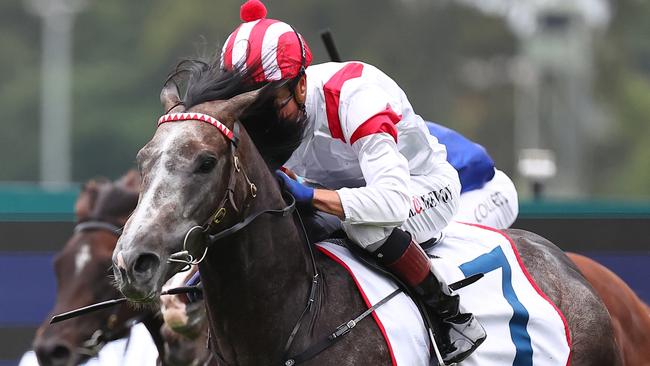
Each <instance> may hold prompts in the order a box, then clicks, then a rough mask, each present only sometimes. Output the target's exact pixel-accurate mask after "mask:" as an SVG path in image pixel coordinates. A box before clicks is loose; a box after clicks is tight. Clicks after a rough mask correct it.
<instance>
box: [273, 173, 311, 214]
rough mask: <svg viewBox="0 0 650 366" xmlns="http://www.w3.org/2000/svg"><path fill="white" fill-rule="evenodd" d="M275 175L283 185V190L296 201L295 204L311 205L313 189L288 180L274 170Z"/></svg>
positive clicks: (285, 176)
mask: <svg viewBox="0 0 650 366" xmlns="http://www.w3.org/2000/svg"><path fill="white" fill-rule="evenodd" d="M275 174H276V175H277V176H278V177H279V178H280V179H281V180H282V182H283V183H284V188H285V189H286V190H287V191H288V192H289V193H291V195H292V196H293V198H295V199H296V203H301V204H307V205H310V206H311V205H312V201H313V200H314V189H313V188H311V187H308V186H306V185H304V184H302V183H300V182H298V181H297V180H295V179H292V178H290V177H289V176H288V175H286V174H285V173H284V172H282V171H280V170H276V171H275Z"/></svg>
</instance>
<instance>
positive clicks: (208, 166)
mask: <svg viewBox="0 0 650 366" xmlns="http://www.w3.org/2000/svg"><path fill="white" fill-rule="evenodd" d="M216 165H217V159H215V158H213V157H211V156H208V157H204V158H202V159H201V162H200V163H199V166H198V167H197V168H196V171H195V172H196V173H200V174H206V173H210V172H211V171H212V169H214V167H215V166H216Z"/></svg>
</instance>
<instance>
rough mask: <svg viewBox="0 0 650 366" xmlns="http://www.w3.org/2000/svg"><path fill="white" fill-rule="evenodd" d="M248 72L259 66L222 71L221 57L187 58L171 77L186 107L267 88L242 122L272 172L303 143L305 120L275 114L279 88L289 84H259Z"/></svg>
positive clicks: (246, 112)
mask: <svg viewBox="0 0 650 366" xmlns="http://www.w3.org/2000/svg"><path fill="white" fill-rule="evenodd" d="M249 70H260V68H257V67H254V66H252V67H250V66H249V67H247V68H243V67H235V68H234V69H233V70H231V71H225V70H222V69H221V67H220V63H219V61H218V58H217V59H216V60H212V61H206V60H205V59H200V58H199V59H185V60H182V61H180V62H179V63H178V65H177V66H176V68H175V70H174V71H173V72H172V73H171V74H170V76H169V77H168V81H169V80H173V81H175V82H176V84H177V85H180V86H182V87H184V88H185V93H184V95H183V98H182V102H183V104H184V105H185V108H186V109H187V110H189V109H190V108H191V107H194V106H196V105H199V104H201V103H204V102H208V101H214V100H228V99H230V98H232V97H234V96H236V95H239V94H242V93H245V92H248V91H251V90H255V89H258V88H261V87H264V88H263V89H262V90H261V91H260V94H259V97H258V98H257V100H256V101H255V102H254V103H253V104H252V105H251V106H250V107H248V108H247V109H246V111H244V113H243V114H242V115H241V117H240V121H241V123H242V124H243V125H244V127H245V128H246V131H247V132H248V134H249V135H250V136H251V139H252V140H253V143H254V144H255V146H256V147H257V149H258V150H259V152H260V154H261V155H262V157H263V158H264V160H265V161H266V163H267V164H268V165H269V167H270V168H271V169H277V168H279V167H280V166H282V164H284V163H285V162H286V161H287V160H288V159H289V157H291V154H292V153H293V151H294V150H295V149H296V148H298V146H299V145H300V142H301V141H302V138H303V134H304V128H305V118H304V117H302V118H301V119H300V120H299V121H292V120H287V119H283V118H281V117H280V116H279V115H278V114H277V113H276V111H275V107H274V104H273V103H274V102H275V95H276V91H277V90H278V88H280V87H282V86H284V85H286V82H282V81H274V82H271V83H264V84H261V83H257V82H255V81H254V74H253V72H252V71H249Z"/></svg>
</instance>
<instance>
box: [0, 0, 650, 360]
mask: <svg viewBox="0 0 650 366" xmlns="http://www.w3.org/2000/svg"><path fill="white" fill-rule="evenodd" d="M265 4H266V5H267V8H268V10H269V17H270V18H276V19H281V20H284V21H287V22H289V23H291V24H293V25H294V26H295V27H296V28H297V29H298V31H299V32H301V33H302V34H303V35H304V37H305V38H306V39H307V41H308V43H309V44H310V46H311V49H312V52H313V53H314V62H316V63H318V62H325V61H328V56H327V53H326V52H325V48H324V47H323V46H322V43H321V41H320V37H319V34H320V32H321V31H322V30H324V29H326V28H329V29H330V30H331V31H332V33H333V35H334V38H335V40H336V43H337V46H338V49H339V52H340V53H341V55H342V58H343V59H344V60H362V61H365V62H368V63H371V64H374V65H376V66H378V67H379V68H380V69H382V70H383V71H385V72H386V73H387V74H388V75H390V76H392V77H393V78H394V79H395V80H396V81H397V82H398V83H399V84H400V86H401V87H402V88H403V89H404V90H405V91H406V93H407V95H408V96H409V98H410V100H411V103H412V104H413V106H414V108H415V110H416V112H417V113H419V114H420V115H421V116H423V117H424V119H426V120H432V121H436V122H439V123H441V124H443V125H446V126H448V127H451V128H454V129H456V130H458V131H459V132H461V133H463V134H464V135H465V136H467V137H468V138H470V139H473V140H474V141H476V142H478V143H480V144H482V145H483V146H485V147H486V148H487V150H488V152H489V153H490V154H491V156H492V157H493V159H494V160H495V162H496V164H497V167H498V168H500V169H501V170H503V171H505V172H506V173H508V174H509V175H510V176H511V177H512V178H513V180H514V181H515V183H516V184H517V188H518V190H519V192H520V200H521V215H520V219H519V220H518V221H517V223H516V224H515V227H521V228H527V229H531V230H533V231H535V232H537V233H539V234H541V235H543V236H546V237H548V238H549V239H551V240H552V241H554V242H555V243H556V244H558V245H559V246H560V247H562V248H563V249H566V250H573V251H579V252H583V253H587V254H590V256H592V257H593V258H595V259H598V260H599V261H601V262H602V263H604V264H606V265H608V266H609V267H610V268H612V269H613V270H615V271H616V272H617V273H618V274H619V275H621V276H622V277H623V278H624V279H625V280H626V281H628V283H630V284H631V285H632V287H633V288H635V290H636V291H637V292H638V293H639V294H640V295H641V296H642V297H643V298H644V299H645V300H646V301H649V300H650V288H648V287H647V286H648V284H647V282H648V281H647V280H648V279H649V278H650V276H649V274H650V271H649V270H648V269H647V264H648V263H650V235H648V234H649V230H648V227H650V225H649V224H650V123H649V121H648V117H649V116H650V22H648V21H647V19H649V17H650V2H646V1H637V0H619V1H617V2H615V3H614V2H608V1H606V0H564V1H561V0H557V1H555V0H544V1H542V0H455V1H452V0H356V1H342V0H336V1H318V0H301V1H295V0H267V1H265ZM240 5H241V1H238V0H221V1H215V0H183V1H171V0H157V1H152V0H140V1H128V0H111V1H98V0H7V1H2V2H0V50H1V51H0V70H1V71H0V110H1V111H2V112H3V116H4V117H3V119H2V121H1V122H0V285H1V286H2V287H1V289H2V293H3V296H2V298H0V344H3V345H6V346H2V347H0V365H4V364H7V365H11V364H15V362H16V361H15V359H17V358H18V357H19V356H20V354H22V352H23V351H24V350H26V349H27V348H28V347H29V344H30V342H31V338H32V337H33V331H34V327H35V326H36V325H37V324H38V323H40V321H41V320H42V319H43V318H44V316H45V315H46V314H47V311H48V309H49V308H50V306H51V304H52V303H53V297H54V293H55V283H54V279H53V276H52V272H51V263H50V262H51V256H52V253H53V252H55V251H57V250H59V249H60V248H61V247H62V246H63V244H64V243H65V240H66V238H67V237H69V236H70V233H71V228H72V225H73V224H74V213H73V204H74V200H75V198H76V195H77V193H78V190H79V184H80V183H82V182H84V181H86V180H88V179H89V178H92V177H96V176H104V177H108V178H111V179H115V178H117V177H119V176H121V175H122V174H123V173H124V172H125V171H126V170H127V169H129V168H131V167H133V166H134V160H135V154H136V152H137V151H138V149H139V148H140V147H141V146H142V145H144V144H145V143H146V142H147V141H148V139H149V138H150V137H151V136H152V135H153V132H154V130H155V121H156V120H157V118H158V116H159V115H160V114H161V113H162V111H161V107H160V104H159V101H158V93H159V91H160V88H161V86H162V82H163V81H164V79H165V76H166V75H167V73H168V72H169V71H170V70H171V69H172V67H173V66H174V65H175V64H176V63H177V62H178V61H179V60H180V59H181V58H183V57H188V56H197V55H213V54H214V53H215V51H216V50H220V49H221V46H222V42H223V41H225V38H226V37H227V36H228V34H229V33H230V32H231V31H232V30H233V29H234V28H235V27H236V26H237V25H238V24H239V23H240V20H239V16H238V15H239V6H240Z"/></svg>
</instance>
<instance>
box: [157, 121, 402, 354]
mask: <svg viewBox="0 0 650 366" xmlns="http://www.w3.org/2000/svg"><path fill="white" fill-rule="evenodd" d="M190 120H197V121H202V122H205V123H209V124H211V125H213V126H215V127H216V128H217V129H218V130H219V131H220V132H221V133H222V134H223V135H224V137H226V139H228V140H229V141H230V143H231V147H232V151H231V154H232V166H233V169H232V171H231V174H230V178H229V182H228V187H227V188H226V192H225V193H224V197H223V199H222V200H221V202H220V203H219V205H218V206H217V209H216V210H215V211H214V213H213V214H212V215H211V216H210V218H209V219H208V220H207V222H206V223H205V224H204V225H202V226H194V227H192V228H190V229H189V230H188V231H187V233H186V234H185V238H184V240H183V250H181V251H179V252H176V253H173V254H172V255H171V256H170V257H169V259H168V260H167V261H168V262H170V263H180V264H183V265H184V267H182V268H181V269H180V271H184V270H188V269H189V268H190V267H191V266H192V265H198V264H199V263H201V262H202V261H203V260H204V259H205V258H206V255H207V252H208V249H209V248H210V246H212V245H214V244H215V243H216V242H218V241H219V240H221V239H223V238H225V237H228V236H230V235H232V234H235V233H236V232H238V231H240V230H242V229H244V228H246V227H247V226H248V225H249V224H251V223H252V222H253V221H255V219H257V218H258V217H259V216H261V215H263V214H271V215H274V216H280V217H286V216H289V215H290V214H292V213H294V212H296V201H295V198H294V197H293V196H292V195H291V194H289V193H286V196H287V198H289V203H288V204H287V205H286V206H285V207H283V208H281V209H265V210H261V211H257V212H254V213H252V214H249V215H248V216H246V217H244V219H242V220H241V221H239V222H238V223H236V224H234V225H233V226H231V227H229V228H227V229H224V230H222V231H220V232H217V233H211V232H212V229H213V228H214V225H217V224H219V223H220V222H222V221H223V219H224V218H225V216H226V213H227V210H226V203H230V206H231V207H232V208H233V210H234V211H235V212H236V213H240V210H239V209H238V208H237V206H236V205H235V201H234V199H233V194H234V190H235V184H236V180H235V176H236V174H237V173H241V174H242V175H243V176H244V178H245V179H246V182H247V184H248V186H249V189H250V195H248V196H247V197H246V201H245V203H244V209H243V210H246V209H247V208H248V207H249V206H250V203H251V201H252V200H253V199H255V197H256V195H257V187H256V186H255V184H254V183H252V182H251V181H250V179H249V178H248V175H247V174H246V172H245V171H244V169H242V167H241V164H240V162H239V158H238V157H237V155H236V151H237V143H238V141H239V124H238V123H235V125H234V127H233V131H231V130H230V129H229V128H228V127H226V126H225V125H224V124H223V123H221V122H219V121H218V120H217V119H215V118H213V117H211V116H208V115H205V114H202V113H173V114H167V115H164V116H162V117H160V119H159V120H158V126H160V125H161V124H163V123H167V122H180V121H190ZM284 195H285V192H283V196H284ZM243 210H242V211H243ZM297 217H298V220H299V222H300V226H301V228H302V232H303V235H304V243H305V245H306V247H307V250H308V252H309V255H310V260H311V263H312V268H313V277H312V280H311V284H310V290H309V296H308V299H307V304H306V305H305V308H304V309H303V311H302V312H301V313H300V316H299V317H298V320H297V321H296V324H295V325H294V327H293V329H292V331H291V333H290V335H289V337H288V339H287V341H286V343H285V346H284V349H283V354H284V356H283V357H282V361H280V364H282V365H285V366H294V365H297V364H300V363H303V362H306V361H308V360H310V359H312V358H313V357H315V356H317V355H318V354H319V353H321V352H322V351H324V350H326V349H327V348H329V347H331V346H332V345H333V344H334V343H335V342H337V341H338V340H340V339H341V338H342V337H343V336H344V335H346V334H348V333H349V332H350V331H351V330H352V329H353V328H354V327H355V326H356V324H357V323H358V322H359V321H361V320H363V319H364V318H366V317H367V316H368V315H370V314H371V313H372V312H374V311H375V310H376V309H377V308H379V307H380V306H382V305H383V304H385V303H386V302H388V301H389V300H390V299H392V298H393V297H395V296H396V295H397V294H399V293H400V292H401V290H400V289H398V290H395V291H394V292H392V293H391V294H389V295H388V296H386V297H385V298H384V299H382V300H381V301H379V302H378V303H376V304H375V305H374V306H372V307H370V308H368V309H367V310H366V311H364V312H363V313H361V314H360V315H359V316H357V317H356V318H354V319H351V320H349V321H348V322H345V323H343V324H341V325H340V326H338V327H337V328H336V329H335V330H334V331H333V332H332V333H330V334H329V335H328V336H326V337H324V338H323V339H321V340H319V341H318V342H317V343H315V344H312V345H311V346H310V347H308V348H307V349H306V350H304V351H302V352H300V353H298V354H295V355H293V356H288V355H289V350H290V349H291V345H292V344H293V342H294V340H295V338H296V336H297V334H298V331H299V330H300V328H301V326H302V322H303V320H304V318H305V315H307V313H310V312H311V309H312V305H313V304H314V302H315V301H316V294H317V288H318V284H319V282H320V275H319V273H318V268H317V266H316V259H315V256H314V250H313V248H312V246H311V244H310V240H309V237H308V235H307V230H306V229H305V225H304V223H303V221H302V218H301V217H300V213H299V212H298V213H297ZM197 230H200V232H201V233H202V234H203V241H204V242H205V245H204V248H203V254H202V255H201V257H200V258H198V259H196V258H194V257H193V256H192V254H190V252H189V250H188V248H187V245H188V240H190V238H191V237H192V234H193V233H194V232H195V231H197ZM314 316H315V313H312V318H313V317H314ZM214 354H215V355H216V357H217V358H218V359H219V361H220V363H223V364H228V362H227V361H226V360H225V359H224V358H223V356H221V355H220V354H219V353H218V352H214Z"/></svg>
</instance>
